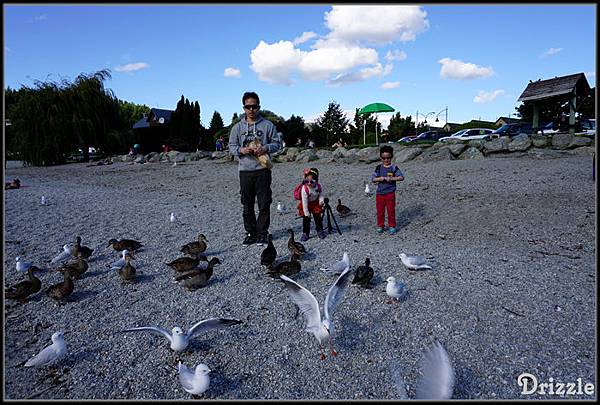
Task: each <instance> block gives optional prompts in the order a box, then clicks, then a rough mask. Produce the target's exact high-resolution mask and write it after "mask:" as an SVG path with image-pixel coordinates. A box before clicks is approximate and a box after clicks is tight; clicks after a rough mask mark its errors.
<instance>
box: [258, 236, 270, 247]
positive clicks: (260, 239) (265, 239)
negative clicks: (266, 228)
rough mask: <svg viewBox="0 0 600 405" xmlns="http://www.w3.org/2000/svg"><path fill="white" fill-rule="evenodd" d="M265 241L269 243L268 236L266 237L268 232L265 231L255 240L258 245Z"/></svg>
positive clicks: (264, 243) (263, 243)
mask: <svg viewBox="0 0 600 405" xmlns="http://www.w3.org/2000/svg"><path fill="white" fill-rule="evenodd" d="M267 243H269V238H268V234H266V233H265V234H263V235H261V236H259V237H258V239H257V241H256V244H257V245H258V246H262V245H266V244H267Z"/></svg>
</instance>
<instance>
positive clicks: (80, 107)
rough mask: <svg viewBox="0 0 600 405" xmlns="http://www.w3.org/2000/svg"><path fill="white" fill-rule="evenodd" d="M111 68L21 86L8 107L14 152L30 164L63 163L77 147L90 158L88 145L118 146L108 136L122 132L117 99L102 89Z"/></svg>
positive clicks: (108, 148)
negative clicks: (15, 98) (14, 101)
mask: <svg viewBox="0 0 600 405" xmlns="http://www.w3.org/2000/svg"><path fill="white" fill-rule="evenodd" d="M110 77H111V75H110V71H109V70H106V69H105V70H100V71H98V72H95V73H92V74H84V73H82V74H80V75H79V76H77V78H76V79H75V80H74V82H73V83H70V82H69V81H68V80H66V79H63V80H61V81H60V82H58V83H57V82H52V81H46V82H42V81H39V80H36V81H35V82H34V85H33V86H32V87H27V86H24V87H23V88H22V89H20V90H19V96H18V98H17V101H16V103H15V104H14V105H12V106H10V108H7V118H9V119H10V120H11V123H12V128H11V131H12V136H13V142H12V145H13V147H14V149H15V150H14V151H15V152H16V153H17V155H18V156H19V158H20V159H21V160H23V161H24V162H25V163H26V164H28V165H35V166H48V165H54V164H63V163H65V162H66V158H67V156H68V155H69V154H70V153H72V152H75V151H77V150H78V149H81V150H82V151H83V154H84V159H86V160H87V159H88V147H89V146H95V147H97V148H100V149H102V150H104V151H105V152H112V150H111V149H114V148H116V147H119V146H120V145H118V144H117V145H115V143H114V141H113V142H112V143H111V142H109V133H114V131H115V130H119V129H122V128H123V123H122V119H121V116H120V114H119V103H118V99H117V98H116V97H115V96H114V94H113V93H112V91H111V90H107V89H105V88H104V81H105V80H107V79H110Z"/></svg>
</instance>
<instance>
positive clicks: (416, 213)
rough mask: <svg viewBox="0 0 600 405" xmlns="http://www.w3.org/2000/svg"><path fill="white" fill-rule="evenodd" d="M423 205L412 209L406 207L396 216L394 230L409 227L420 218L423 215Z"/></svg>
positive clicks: (419, 204) (417, 205)
mask: <svg viewBox="0 0 600 405" xmlns="http://www.w3.org/2000/svg"><path fill="white" fill-rule="evenodd" d="M424 208H425V204H423V203H418V204H416V205H414V206H412V207H408V208H406V209H404V210H402V211H401V212H400V213H399V214H398V215H397V216H396V218H397V220H396V229H397V230H400V229H402V228H405V227H407V226H408V225H410V224H411V223H412V222H413V221H414V220H415V219H417V218H419V217H422V216H423V215H424V211H425V210H424Z"/></svg>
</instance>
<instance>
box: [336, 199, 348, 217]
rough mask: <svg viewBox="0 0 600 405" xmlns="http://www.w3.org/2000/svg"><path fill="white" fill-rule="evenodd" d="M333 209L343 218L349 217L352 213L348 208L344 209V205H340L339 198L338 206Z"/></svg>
mask: <svg viewBox="0 0 600 405" xmlns="http://www.w3.org/2000/svg"><path fill="white" fill-rule="evenodd" d="M335 209H336V210H337V212H339V213H340V215H341V216H343V217H344V216H346V215H350V213H351V212H352V210H351V209H350V208H348V207H346V206H345V205H343V204H342V200H340V199H339V198H338V205H337V207H335Z"/></svg>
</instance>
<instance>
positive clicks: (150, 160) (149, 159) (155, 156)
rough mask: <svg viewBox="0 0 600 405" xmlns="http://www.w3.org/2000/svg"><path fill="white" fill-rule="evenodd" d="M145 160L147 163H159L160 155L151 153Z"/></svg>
mask: <svg viewBox="0 0 600 405" xmlns="http://www.w3.org/2000/svg"><path fill="white" fill-rule="evenodd" d="M145 158H146V161H147V162H148V163H158V162H160V158H161V155H160V153H158V152H151V153H148V154H147V155H146V156H145Z"/></svg>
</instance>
